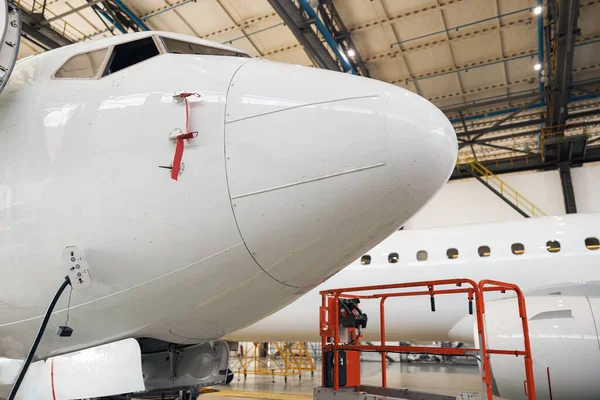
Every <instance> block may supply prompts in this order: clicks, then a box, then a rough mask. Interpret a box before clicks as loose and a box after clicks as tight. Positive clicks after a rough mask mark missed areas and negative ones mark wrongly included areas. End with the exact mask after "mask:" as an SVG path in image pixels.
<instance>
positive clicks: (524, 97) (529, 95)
mask: <svg viewBox="0 0 600 400" xmlns="http://www.w3.org/2000/svg"><path fill="white" fill-rule="evenodd" d="M544 96H545V93H540V92H538V91H537V90H536V91H533V90H532V92H531V93H524V94H519V95H509V96H503V97H499V98H498V99H494V100H489V101H482V102H479V103H476V101H477V100H474V101H473V102H471V103H466V104H461V105H458V106H451V107H442V108H441V110H442V111H443V112H444V113H446V114H448V113H452V112H459V111H466V110H469V109H471V108H477V107H486V106H493V105H496V104H502V103H507V102H513V101H517V100H527V99H532V98H535V99H540V98H542V97H544Z"/></svg>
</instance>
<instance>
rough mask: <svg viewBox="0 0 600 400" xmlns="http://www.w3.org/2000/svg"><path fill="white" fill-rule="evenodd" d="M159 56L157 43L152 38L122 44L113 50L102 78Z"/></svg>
mask: <svg viewBox="0 0 600 400" xmlns="http://www.w3.org/2000/svg"><path fill="white" fill-rule="evenodd" d="M158 54H159V51H158V48H157V47H156V43H154V39H152V38H151V37H147V38H144V39H140V40H134V41H132V42H127V43H121V44H118V45H116V46H115V48H114V49H113V52H112V55H111V58H110V60H109V62H108V65H107V66H106V69H105V70H104V74H103V75H102V76H106V75H110V74H113V73H115V72H117V71H120V70H122V69H124V68H127V67H130V66H132V65H134V64H137V63H141V62H142V61H146V60H148V59H149V58H152V57H154V56H157V55H158Z"/></svg>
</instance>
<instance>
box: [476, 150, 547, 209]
mask: <svg viewBox="0 0 600 400" xmlns="http://www.w3.org/2000/svg"><path fill="white" fill-rule="evenodd" d="M466 165H467V167H468V168H469V169H470V170H471V171H472V172H473V174H475V175H478V176H480V177H481V178H482V179H484V180H485V181H486V183H488V184H489V185H492V186H495V187H496V189H497V190H498V191H499V192H500V194H501V195H502V196H504V197H506V198H508V199H509V200H511V201H513V202H514V203H515V205H516V206H517V207H519V208H521V209H523V210H525V211H527V212H529V213H530V215H531V216H532V217H541V216H546V215H547V214H546V213H545V212H543V211H542V210H540V209H539V207H537V206H535V205H534V204H533V203H532V202H531V201H529V200H528V199H527V198H526V197H525V196H523V195H522V194H521V193H519V192H517V191H516V190H515V189H513V187H512V186H510V185H509V184H507V183H506V182H504V181H503V180H502V179H500V177H498V175H496V174H494V173H493V172H492V171H490V170H489V169H487V168H486V167H485V166H484V165H483V164H481V163H480V162H478V161H476V160H474V159H470V160H469V161H468V162H467V163H466Z"/></svg>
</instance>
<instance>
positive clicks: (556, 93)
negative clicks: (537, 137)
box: [548, 0, 580, 126]
mask: <svg viewBox="0 0 600 400" xmlns="http://www.w3.org/2000/svg"><path fill="white" fill-rule="evenodd" d="M549 5H550V6H551V7H552V8H553V9H554V11H555V12H556V11H558V20H557V21H553V22H554V24H555V29H554V38H553V40H554V49H555V53H554V64H555V69H554V74H553V78H554V79H553V80H552V81H553V87H552V90H551V94H550V96H551V97H552V101H551V102H549V107H551V108H552V109H550V110H548V111H549V117H550V125H551V126H555V125H562V124H564V123H565V120H566V116H567V103H568V101H569V87H570V85H571V80H572V77H573V54H574V52H575V38H576V37H577V35H578V34H579V32H580V30H579V28H578V27H577V20H578V18H579V0H562V1H561V2H560V7H559V6H558V1H556V0H554V1H551V2H550V3H549ZM548 14H549V15H550V16H552V15H553V13H548Z"/></svg>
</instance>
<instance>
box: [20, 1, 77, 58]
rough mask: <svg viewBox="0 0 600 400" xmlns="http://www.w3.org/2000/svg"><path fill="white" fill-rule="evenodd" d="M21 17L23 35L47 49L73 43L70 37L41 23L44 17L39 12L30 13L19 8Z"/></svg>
mask: <svg viewBox="0 0 600 400" xmlns="http://www.w3.org/2000/svg"><path fill="white" fill-rule="evenodd" d="M21 18H22V20H21V27H22V34H23V36H25V37H26V38H31V40H33V41H35V42H36V43H39V44H41V45H43V46H44V47H46V48H48V49H57V48H59V47H62V46H67V45H69V44H72V43H73V42H72V41H71V40H70V39H68V38H66V37H65V36H63V35H61V34H60V33H58V32H56V31H55V30H54V29H52V28H51V27H50V26H44V25H42V22H43V21H45V18H44V16H43V15H42V14H41V13H35V14H31V13H29V12H27V11H26V10H24V9H23V8H21Z"/></svg>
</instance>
